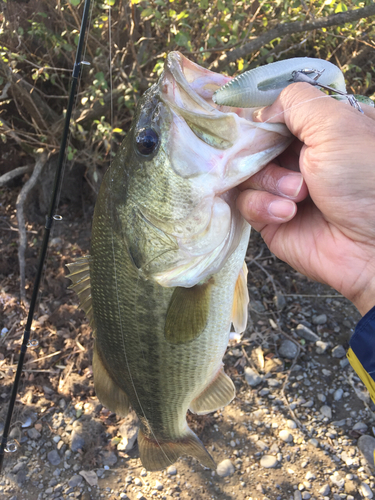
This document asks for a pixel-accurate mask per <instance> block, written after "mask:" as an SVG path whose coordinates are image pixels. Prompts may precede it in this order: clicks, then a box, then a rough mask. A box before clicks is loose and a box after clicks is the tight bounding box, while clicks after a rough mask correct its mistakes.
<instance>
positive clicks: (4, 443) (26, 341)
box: [0, 0, 91, 472]
mask: <svg viewBox="0 0 375 500" xmlns="http://www.w3.org/2000/svg"><path fill="white" fill-rule="evenodd" d="M90 1H91V0H85V4H84V7H83V15H82V21H81V30H80V34H79V39H78V46H77V52H76V58H75V62H74V66H73V73H72V82H71V87H70V94H69V101H68V106H67V110H66V115H65V123H64V130H63V135H62V138H61V144H60V152H59V158H58V163H57V168H56V172H55V179H54V184H53V191H52V196H51V201H50V206H49V210H48V215H47V217H46V224H45V226H44V235H43V242H42V247H41V250H40V255H39V264H38V269H37V272H36V277H35V281H34V287H33V291H32V296H31V301H30V306H29V313H28V316H27V322H26V326H25V330H24V332H23V339H22V346H21V352H20V357H19V360H18V365H17V371H16V376H15V378H14V382H13V387H12V393H11V397H10V402H9V407H8V413H7V417H6V420H5V425H4V431H3V437H2V440H1V443H0V472H1V470H2V466H3V462H4V454H5V453H6V452H12V451H16V449H17V448H16V446H15V445H12V446H8V436H9V429H10V424H11V421H12V414H13V409H14V404H15V402H16V397H17V393H18V386H19V382H20V379H21V374H22V369H23V363H24V359H25V355H26V352H27V348H28V347H31V346H35V345H36V343H35V342H32V341H30V331H31V325H32V322H33V316H34V311H35V306H36V301H37V298H38V293H39V286H40V280H41V278H42V274H43V267H44V262H45V259H46V254H47V249H48V242H49V237H50V232H51V228H52V224H53V221H54V220H60V219H61V217H60V216H58V215H56V214H55V209H56V204H57V198H58V192H59V188H60V185H61V180H62V172H63V164H64V159H65V149H66V144H67V140H68V134H69V124H70V119H71V115H72V110H73V105H74V99H75V94H76V88H77V84H78V78H79V75H80V70H81V65H82V64H89V63H87V62H85V61H82V60H81V58H82V49H83V43H84V39H85V32H86V27H87V20H88V17H89V10H90Z"/></svg>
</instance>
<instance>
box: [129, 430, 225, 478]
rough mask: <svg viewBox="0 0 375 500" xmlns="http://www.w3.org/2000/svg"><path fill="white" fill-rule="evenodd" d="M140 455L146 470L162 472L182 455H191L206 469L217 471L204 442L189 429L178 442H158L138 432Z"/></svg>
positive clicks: (140, 431)
mask: <svg viewBox="0 0 375 500" xmlns="http://www.w3.org/2000/svg"><path fill="white" fill-rule="evenodd" d="M138 447H139V455H140V458H141V461H142V464H143V466H144V468H145V469H146V470H149V471H156V470H161V469H164V468H166V467H168V466H169V465H171V464H173V463H174V462H175V461H176V460H178V458H179V457H180V456H181V455H191V456H193V457H194V458H196V459H197V460H199V462H200V463H201V464H202V465H204V466H205V467H209V468H210V469H214V470H215V469H216V464H215V462H214V460H213V458H212V457H211V455H210V454H209V453H208V451H207V450H206V448H205V447H204V445H203V443H202V441H201V440H200V439H199V438H198V437H197V436H196V434H194V432H193V431H192V430H191V429H189V428H187V431H186V434H185V435H183V436H182V437H181V438H179V439H178V440H176V441H157V440H156V439H150V438H148V437H146V436H145V435H144V434H143V432H142V429H139V432H138Z"/></svg>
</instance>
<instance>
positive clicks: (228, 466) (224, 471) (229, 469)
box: [216, 458, 235, 477]
mask: <svg viewBox="0 0 375 500" xmlns="http://www.w3.org/2000/svg"><path fill="white" fill-rule="evenodd" d="M234 471H235V468H234V465H233V464H232V462H231V461H230V460H229V458H226V459H225V460H223V461H222V462H220V463H219V465H218V466H217V469H216V473H217V474H218V475H219V476H221V477H227V476H230V475H231V474H233V473H234Z"/></svg>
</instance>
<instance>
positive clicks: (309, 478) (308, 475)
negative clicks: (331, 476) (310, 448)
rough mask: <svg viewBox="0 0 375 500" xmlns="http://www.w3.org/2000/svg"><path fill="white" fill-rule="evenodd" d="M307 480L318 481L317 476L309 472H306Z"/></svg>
mask: <svg viewBox="0 0 375 500" xmlns="http://www.w3.org/2000/svg"><path fill="white" fill-rule="evenodd" d="M305 479H307V480H308V481H311V480H312V479H316V475H315V474H314V473H313V472H311V471H308V472H306V476H305Z"/></svg>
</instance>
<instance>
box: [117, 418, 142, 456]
mask: <svg viewBox="0 0 375 500" xmlns="http://www.w3.org/2000/svg"><path fill="white" fill-rule="evenodd" d="M138 429H139V419H138V417H137V415H136V414H135V412H130V413H129V414H128V415H127V416H126V418H125V422H124V423H123V424H122V425H121V426H120V428H119V433H120V435H121V437H122V440H121V442H120V443H119V444H118V445H117V449H118V450H120V451H125V452H128V451H130V450H131V449H132V448H133V446H134V443H135V441H136V439H137V436H138Z"/></svg>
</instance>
